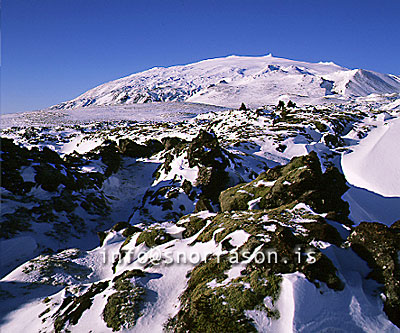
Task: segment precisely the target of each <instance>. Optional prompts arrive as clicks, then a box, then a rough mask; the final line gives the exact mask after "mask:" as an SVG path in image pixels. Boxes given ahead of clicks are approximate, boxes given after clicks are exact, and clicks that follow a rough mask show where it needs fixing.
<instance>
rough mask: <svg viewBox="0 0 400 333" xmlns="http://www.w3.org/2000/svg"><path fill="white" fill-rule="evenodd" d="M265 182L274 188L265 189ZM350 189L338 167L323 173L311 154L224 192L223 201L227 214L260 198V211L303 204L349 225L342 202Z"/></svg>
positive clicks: (312, 153) (315, 156)
mask: <svg viewBox="0 0 400 333" xmlns="http://www.w3.org/2000/svg"><path fill="white" fill-rule="evenodd" d="M265 182H269V183H270V184H271V186H265V185H263V183H265ZM272 182H274V183H272ZM347 189H348V187H347V186H346V180H345V178H344V176H343V175H342V174H341V173H340V172H339V171H338V170H337V169H336V168H334V167H329V168H328V169H327V170H326V171H325V173H322V171H321V165H320V161H319V159H318V156H317V154H316V153H315V152H311V153H310V154H308V155H305V156H300V157H294V158H293V159H292V160H291V161H290V162H289V163H288V164H287V165H285V166H277V167H275V168H273V169H269V170H267V171H266V172H263V173H262V174H260V175H259V176H258V177H257V178H256V179H255V180H253V181H252V182H250V183H248V184H239V185H238V186H235V187H233V188H230V189H228V190H226V191H224V192H222V193H221V195H220V196H219V200H220V204H221V209H222V210H223V211H232V210H247V209H248V203H249V201H250V200H253V199H256V198H261V199H260V202H259V208H260V209H271V208H277V207H280V206H282V205H288V204H295V203H299V202H302V203H305V204H308V205H309V206H310V207H312V208H313V209H314V210H315V211H316V212H317V213H330V212H332V213H331V214H330V216H334V217H335V219H336V220H337V221H340V222H349V220H348V214H349V205H348V203H347V202H345V201H343V200H342V199H341V197H342V195H343V194H344V193H345V192H346V191H347Z"/></svg>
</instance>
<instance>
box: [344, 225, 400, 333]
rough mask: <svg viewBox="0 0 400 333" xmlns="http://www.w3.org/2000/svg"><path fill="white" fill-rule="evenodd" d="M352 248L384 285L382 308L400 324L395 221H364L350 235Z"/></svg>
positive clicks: (399, 270) (399, 242) (398, 248)
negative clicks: (389, 223) (385, 222)
mask: <svg viewBox="0 0 400 333" xmlns="http://www.w3.org/2000/svg"><path fill="white" fill-rule="evenodd" d="M349 242H350V244H351V248H352V249H353V250H354V251H355V252H356V253H357V254H358V255H359V256H360V257H361V258H363V259H364V260H365V261H366V262H367V263H368V265H369V267H370V268H371V269H372V271H371V273H370V274H369V277H370V278H372V279H374V280H376V281H377V282H379V283H381V284H383V286H384V294H385V299H384V311H385V312H386V314H387V315H388V317H389V319H390V320H391V321H392V322H393V323H394V324H396V325H397V326H398V327H400V311H399V310H400V263H399V251H400V232H399V224H398V222H396V223H394V224H393V225H392V227H390V228H389V227H387V226H386V225H384V224H381V223H376V222H374V223H372V222H363V223H361V224H360V225H358V226H357V227H356V228H355V229H354V230H353V232H352V233H351V235H350V236H349Z"/></svg>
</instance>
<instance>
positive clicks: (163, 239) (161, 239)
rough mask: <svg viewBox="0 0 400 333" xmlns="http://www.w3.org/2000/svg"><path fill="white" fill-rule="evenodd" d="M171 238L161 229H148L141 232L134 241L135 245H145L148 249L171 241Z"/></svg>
mask: <svg viewBox="0 0 400 333" xmlns="http://www.w3.org/2000/svg"><path fill="white" fill-rule="evenodd" d="M172 239H173V238H172V236H171V235H170V234H168V233H166V232H165V231H164V230H163V229H162V228H159V227H149V228H147V229H146V230H144V231H142V232H141V234H140V235H139V236H138V238H137V239H136V245H139V244H141V243H145V244H146V245H147V246H148V247H153V246H157V245H161V244H164V243H167V242H169V241H171V240H172Z"/></svg>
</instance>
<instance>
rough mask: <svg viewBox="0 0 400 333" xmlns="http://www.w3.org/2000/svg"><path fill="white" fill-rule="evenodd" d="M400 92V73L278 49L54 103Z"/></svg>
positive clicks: (328, 98) (121, 82) (221, 101)
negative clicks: (286, 54) (287, 55)
mask: <svg viewBox="0 0 400 333" xmlns="http://www.w3.org/2000/svg"><path fill="white" fill-rule="evenodd" d="M399 92H400V78H399V77H398V76H395V75H389V74H381V73H376V72H373V71H368V70H363V69H354V70H350V69H348V68H344V67H341V66H339V65H336V64H334V63H332V62H319V63H308V62H303V61H294V60H289V59H284V58H278V57H273V56H272V55H267V56H261V57H245V56H228V57H224V58H216V59H209V60H203V61H200V62H197V63H193V64H188V65H180V66H172V67H168V68H164V67H154V68H152V69H149V70H146V71H144V72H140V73H135V74H132V75H129V76H127V77H124V78H121V79H118V80H114V81H111V82H108V83H105V84H102V85H100V86H98V87H96V88H93V89H91V90H89V91H87V92H85V93H84V94H82V95H80V96H79V97H77V98H75V99H73V100H70V101H67V102H64V103H60V104H58V105H55V106H53V107H52V109H70V108H78V107H86V106H89V105H90V106H106V105H126V104H134V103H148V102H166V101H178V102H193V103H204V104H212V105H218V106H224V107H237V106H238V105H240V103H242V102H244V103H246V104H248V105H249V106H251V107H259V106H262V105H269V104H276V103H277V102H278V101H279V100H284V101H288V100H289V99H290V100H292V101H295V102H296V103H297V104H300V105H302V104H321V103H324V102H329V103H330V102H340V101H342V102H343V101H347V100H349V99H351V98H353V97H358V96H367V95H369V94H391V93H399Z"/></svg>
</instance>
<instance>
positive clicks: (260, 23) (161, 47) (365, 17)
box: [1, 0, 400, 113]
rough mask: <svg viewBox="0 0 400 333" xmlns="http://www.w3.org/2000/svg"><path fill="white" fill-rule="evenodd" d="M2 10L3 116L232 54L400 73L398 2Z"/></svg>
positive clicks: (19, 0) (16, 5)
mask: <svg viewBox="0 0 400 333" xmlns="http://www.w3.org/2000/svg"><path fill="white" fill-rule="evenodd" d="M1 15H2V20H1V24H2V27H1V30H2V68H1V69H2V73H1V75H2V77H1V81H2V82H1V93H2V94H1V95H2V96H1V97H2V98H1V106H2V112H3V113H9V112H19V111H25V110H33V109H40V108H44V107H47V106H50V105H53V104H56V103H59V102H62V101H65V100H69V99H72V98H74V97H76V96H78V95H80V94H81V93H83V92H85V91H86V90H88V89H90V88H93V87H95V86H97V85H99V84H101V83H104V82H107V81H110V80H113V79H117V78H119V77H123V76H126V75H128V74H131V73H135V72H139V71H142V70H145V69H148V68H151V67H154V66H170V65H175V64H185V63H190V62H194V61H198V60H202V59H206V58H214V57H219V56H226V55H230V54H236V55H264V54H267V53H272V54H273V55H275V56H279V57H285V58H290V59H296V60H305V61H334V62H336V63H338V64H340V65H342V66H345V67H349V68H364V69H371V70H375V71H379V72H385V73H393V74H400V20H399V17H400V1H399V0H380V1H376V0H373V1H372V0H336V1H329V2H328V1H321V0H315V1H313V0H302V1H300V0H293V1H288V0H268V1H267V0H246V1H245V0H214V1H211V0H201V1H200V0H198V1H194V0H177V1H174V0H3V1H2V13H1Z"/></svg>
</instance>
